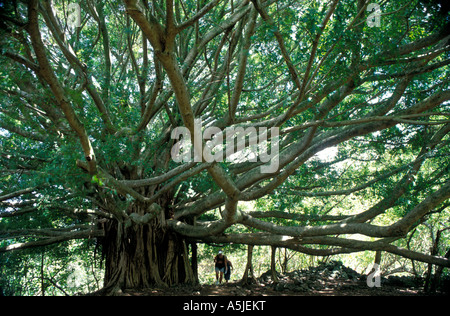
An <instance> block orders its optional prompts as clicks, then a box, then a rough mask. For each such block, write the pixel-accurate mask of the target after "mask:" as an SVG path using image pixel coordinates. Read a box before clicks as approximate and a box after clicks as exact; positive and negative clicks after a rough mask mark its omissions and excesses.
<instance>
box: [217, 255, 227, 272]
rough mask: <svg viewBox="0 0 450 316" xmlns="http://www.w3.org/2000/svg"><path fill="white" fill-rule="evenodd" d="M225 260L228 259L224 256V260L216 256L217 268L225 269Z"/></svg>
mask: <svg viewBox="0 0 450 316" xmlns="http://www.w3.org/2000/svg"><path fill="white" fill-rule="evenodd" d="M225 260H226V257H225V256H223V255H222V258H220V257H219V256H218V255H217V256H216V260H215V261H216V268H219V269H222V268H225Z"/></svg>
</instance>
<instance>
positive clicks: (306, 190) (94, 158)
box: [0, 0, 450, 295]
mask: <svg viewBox="0 0 450 316" xmlns="http://www.w3.org/2000/svg"><path fill="white" fill-rule="evenodd" d="M371 2H372V1H365V0H358V1H352V0H342V1H339V0H329V1H316V0H301V1H299V0H295V1H294V0H292V1H291V0H283V1H281V0H280V1H276V0H265V1H263V0H252V1H249V0H240V1H239V0H212V1H205V0H175V1H173V0H164V1H163V0H161V1H160V0H154V1H147V0H144V1H135V0H125V1H114V0H111V1H95V0H81V1H79V2H75V4H76V5H75V6H73V5H70V1H66V0H53V1H51V0H30V1H11V2H9V1H2V2H0V16H1V19H0V20H1V22H0V29H1V30H0V32H1V36H0V38H1V39H0V45H1V55H0V62H1V66H0V76H1V78H2V80H1V82H0V181H1V187H0V263H1V281H0V286H1V287H2V288H3V289H4V291H5V294H58V295H59V294H74V293H77V292H89V291H93V290H97V289H98V288H100V287H102V286H103V285H105V286H112V285H113V284H114V286H118V287H135V286H147V285H149V284H154V283H157V284H159V283H165V284H177V283H183V282H188V281H192V277H193V276H195V274H193V273H192V271H191V267H190V266H189V264H190V263H192V262H188V261H187V254H188V253H189V254H192V250H193V247H194V246H193V245H195V244H196V243H208V244H211V245H222V246H224V247H225V245H231V246H228V247H231V248H227V250H229V251H230V252H231V253H233V251H235V252H236V253H239V256H236V260H237V258H239V257H242V256H243V255H245V253H246V247H245V246H244V245H257V246H275V247H279V248H280V249H281V248H282V249H289V250H283V251H285V252H286V251H287V252H288V251H294V252H292V253H297V254H300V255H298V256H300V257H298V258H297V259H296V261H292V262H297V263H298V264H299V265H302V264H303V263H302V262H303V260H311V259H304V258H311V257H309V256H313V257H315V256H320V257H328V256H336V255H341V254H353V253H359V252H364V256H363V259H361V260H362V261H363V262H364V263H363V264H362V265H366V264H368V263H369V262H371V261H373V260H374V257H375V253H383V256H382V261H381V263H382V266H384V267H385V270H386V271H387V270H394V269H400V270H402V271H407V272H411V273H414V274H416V275H422V276H423V275H424V274H428V275H431V273H437V274H438V275H440V274H441V273H442V267H447V268H448V267H449V266H450V260H449V256H450V248H449V247H450V241H449V240H450V239H449V237H450V235H449V234H450V229H449V227H450V226H449V224H448V219H449V216H450V207H449V206H450V200H449V199H450V177H449V175H450V172H449V168H450V156H449V152H450V150H449V149H450V137H449V135H450V119H449V117H450V103H449V100H450V90H449V78H450V67H449V63H450V52H449V50H450V33H449V30H450V25H449V23H450V21H449V15H448V6H447V5H445V3H441V2H440V1H421V0H413V1H410V0H398V1H379V3H376V4H378V8H379V11H377V10H376V9H375V11H368V7H369V5H370V4H371ZM373 2H375V1H373ZM77 5H78V6H77ZM78 9H79V10H78ZM78 13H79V17H80V21H77V17H78ZM377 19H379V20H378V22H379V24H377V23H375V22H377ZM78 22H79V24H78ZM374 23H375V25H374ZM195 119H201V122H202V124H203V125H202V128H203V130H205V128H206V127H215V128H216V129H218V130H221V131H225V129H226V128H227V127H228V128H229V127H242V128H255V129H256V128H258V129H259V128H262V127H264V128H278V129H279V137H275V134H271V135H269V136H268V140H267V146H269V145H270V147H271V148H272V154H273V153H274V150H275V148H276V143H277V141H278V140H279V155H276V156H274V157H275V158H274V159H276V160H277V166H278V168H277V169H276V170H275V172H269V173H267V172H262V169H261V167H262V166H263V163H262V162H261V160H260V159H257V161H256V162H254V161H250V159H249V157H250V156H251V153H252V151H251V149H252V148H253V147H251V144H249V143H250V140H249V141H247V143H246V147H247V148H246V150H247V151H245V150H244V152H245V154H246V155H247V156H245V155H244V158H245V157H246V158H247V159H242V156H241V159H240V160H239V159H234V160H220V161H215V162H207V161H206V160H205V159H206V158H205V157H201V158H203V159H201V161H189V162H177V161H176V159H175V160H174V159H173V158H174V157H173V155H171V153H172V152H173V146H174V144H175V143H176V140H174V139H173V137H171V135H172V132H173V131H174V130H175V129H176V128H177V127H182V126H184V127H186V128H187V130H188V131H190V134H191V136H192V141H193V143H195V142H196V140H197V138H196V137H197V136H196V133H195V128H196V127H195V124H194V122H195V121H194V120H195ZM266 136H267V135H266ZM203 145H205V144H203ZM216 150H218V149H217V148H216ZM249 153H250V154H249ZM273 161H274V160H272V162H273ZM269 164H270V162H269ZM152 246H154V247H156V248H155V249H157V250H152ZM201 247H203V248H201ZM201 247H200V249H199V258H200V259H202V258H205V260H210V255H211V254H212V249H214V251H215V249H216V248H211V247H210V246H201ZM258 249H259V248H258ZM262 249H268V248H262ZM19 250H24V252H20V251H19ZM262 253H263V254H262V255H261V257H262V258H265V264H267V262H268V260H270V254H269V253H267V252H266V251H263V252H262ZM280 253H281V252H280ZM94 254H95V255H94ZM156 254H157V255H156ZM286 256H287V255H286ZM292 256H294V255H292ZM301 256H303V257H301ZM349 256H350V255H349ZM102 257H103V266H102V265H101V264H100V261H101V259H102ZM294 257H295V256H294ZM313 257H312V258H313ZM162 258H164V261H161V260H163V259H162ZM206 258H209V259H206ZM256 258H258V255H257V256H256ZM280 258H281V257H280ZM343 258H344V257H343ZM347 258H348V257H347ZM191 259H192V258H191ZM281 261H282V260H281ZM281 261H280V262H281ZM310 263H311V262H310ZM134 264H135V265H134ZM304 264H306V263H304ZM294 265H296V264H294ZM104 268H105V270H103V269H104ZM360 269H361V270H364V269H365V267H363V266H361V267H360ZM12 271H14V272H12ZM74 271H77V272H76V273H74ZM137 271H140V272H137ZM445 271H446V270H445ZM12 273H14V274H12ZM101 273H105V284H103V276H100V274H101ZM77 275H78V279H77ZM74 278H75V279H77V280H75V279H74ZM25 280H26V282H29V283H28V285H27V286H29V288H27V287H26V283H25V282H24V281H25ZM80 280H83V281H80ZM77 282H78V283H77Z"/></svg>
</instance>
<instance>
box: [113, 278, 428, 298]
mask: <svg viewBox="0 0 450 316" xmlns="http://www.w3.org/2000/svg"><path fill="white" fill-rule="evenodd" d="M121 295H123V296H414V295H423V293H422V292H421V291H420V290H417V289H405V288H397V287H393V286H390V285H387V286H382V287H380V288H375V287H374V288H369V287H368V286H367V285H365V284H355V283H354V282H352V281H349V282H347V283H345V284H334V283H333V282H331V283H329V284H328V286H327V287H326V288H324V289H320V290H310V291H305V292H298V291H293V290H283V291H277V290H276V289H275V288H274V287H273V286H267V285H264V284H259V285H256V284H254V285H246V286H242V285H239V284H237V283H229V284H222V285H199V286H195V287H189V286H181V287H176V288H174V287H172V288H152V289H144V290H141V291H131V290H126V291H124V292H123V293H122V294H121Z"/></svg>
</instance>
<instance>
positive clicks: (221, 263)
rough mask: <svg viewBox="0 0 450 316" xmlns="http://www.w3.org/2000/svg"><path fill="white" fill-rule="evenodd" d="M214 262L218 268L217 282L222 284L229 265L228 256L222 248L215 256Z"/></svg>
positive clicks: (216, 268)
mask: <svg viewBox="0 0 450 316" xmlns="http://www.w3.org/2000/svg"><path fill="white" fill-rule="evenodd" d="M214 263H215V270H216V284H219V283H220V284H221V283H222V278H223V274H224V273H225V272H226V271H227V266H228V261H227V257H226V256H224V255H223V251H222V250H220V251H219V254H218V255H217V256H216V257H215V258H214Z"/></svg>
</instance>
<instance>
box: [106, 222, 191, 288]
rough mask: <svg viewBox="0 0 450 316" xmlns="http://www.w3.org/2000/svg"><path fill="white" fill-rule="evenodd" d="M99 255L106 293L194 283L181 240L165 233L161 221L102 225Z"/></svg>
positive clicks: (169, 232)
mask: <svg viewBox="0 0 450 316" xmlns="http://www.w3.org/2000/svg"><path fill="white" fill-rule="evenodd" d="M103 256H104V260H105V279H104V285H105V289H107V290H108V291H111V290H116V289H126V288H133V289H136V288H146V287H150V286H152V285H157V286H171V285H174V284H181V283H190V284H193V283H195V282H196V279H195V277H194V273H193V271H192V268H191V265H190V262H189V257H188V251H187V244H186V242H185V240H184V238H183V237H182V236H180V235H179V234H177V233H175V232H172V231H169V230H167V229H166V227H165V225H164V219H161V218H154V219H153V220H151V222H150V223H148V224H137V223H134V222H130V221H128V222H118V221H110V222H108V223H106V225H105V237H104V238H103Z"/></svg>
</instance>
